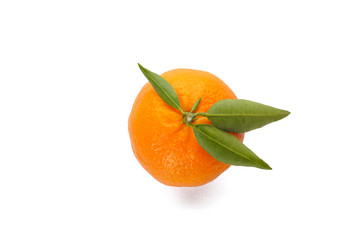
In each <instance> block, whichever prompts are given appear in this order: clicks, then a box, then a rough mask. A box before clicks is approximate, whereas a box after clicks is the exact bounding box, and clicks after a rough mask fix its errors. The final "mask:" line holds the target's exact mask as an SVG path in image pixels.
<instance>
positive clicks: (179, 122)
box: [129, 69, 244, 187]
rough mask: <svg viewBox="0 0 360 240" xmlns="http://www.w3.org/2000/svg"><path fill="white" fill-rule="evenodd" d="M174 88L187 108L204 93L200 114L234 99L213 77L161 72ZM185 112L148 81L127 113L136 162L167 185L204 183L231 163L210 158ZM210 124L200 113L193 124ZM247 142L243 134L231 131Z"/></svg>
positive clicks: (201, 73) (191, 72) (188, 71)
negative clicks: (162, 96) (162, 97)
mask: <svg viewBox="0 0 360 240" xmlns="http://www.w3.org/2000/svg"><path fill="white" fill-rule="evenodd" d="M161 76H162V77H163V78H165V79H166V80H167V81H168V82H169V83H170V84H171V85H172V87H173V88H174V89H175V91H176V93H177V95H178V97H179V100H180V103H181V107H182V109H183V110H184V111H185V112H189V111H190V110H191V108H192V106H193V105H194V103H195V102H196V101H197V100H198V99H199V98H200V97H201V102H200V105H199V106H198V108H197V110H196V112H206V111H207V110H208V109H209V108H210V107H211V106H212V105H213V104H214V103H216V102H217V101H219V100H222V99H236V96H235V94H234V93H233V92H232V91H231V89H230V88H229V87H228V86H227V85H226V84H225V83H224V82H223V81H222V80H220V79H219V78H218V77H216V76H215V75H213V74H211V73H208V72H204V71H199V70H192V69H174V70H171V71H168V72H165V73H163V74H162V75H161ZM183 117H184V116H183V114H182V113H181V112H180V111H179V110H176V109H174V108H172V107H170V106H169V105H168V104H166V103H165V102H164V101H163V100H162V99H161V98H160V97H159V96H158V94H157V93H156V92H155V90H154V89H153V87H152V86H151V84H150V83H149V82H148V83H146V84H145V86H144V87H143V88H142V89H141V91H140V93H139V94H138V96H137V97H136V100H135V103H134V105H133V107H132V110H131V113H130V117H129V134H130V139H131V145H132V149H133V151H134V154H135V156H136V158H137V160H138V161H139V162H140V164H141V165H142V166H143V167H144V168H145V170H146V171H147V172H148V173H149V174H150V175H152V176H153V177H154V178H155V179H157V180H158V181H159V182H161V183H163V184H165V185H169V186H188V187H190V186H200V185H203V184H206V183H208V182H210V181H212V180H214V179H215V178H217V177H218V176H219V175H220V174H221V173H223V172H224V171H225V170H226V169H228V168H229V167H230V165H228V164H226V163H223V162H220V161H218V160H216V159H215V158H213V157H212V156H210V154H209V153H207V152H206V151H205V150H204V149H203V148H202V147H201V146H200V145H199V144H198V142H197V140H196V138H195V135H194V133H193V130H192V128H191V127H189V126H187V125H186V124H185V123H183ZM200 123H202V124H203V123H207V124H211V123H210V121H209V120H208V119H207V118H205V117H197V118H196V119H195V121H194V122H193V124H200ZM231 134H233V135H234V136H236V137H237V138H238V139H239V140H240V141H243V138H244V134H243V133H231Z"/></svg>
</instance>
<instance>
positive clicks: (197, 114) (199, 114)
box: [195, 112, 209, 117]
mask: <svg viewBox="0 0 360 240" xmlns="http://www.w3.org/2000/svg"><path fill="white" fill-rule="evenodd" d="M195 114H196V116H203V117H207V116H209V114H208V113H202V112H199V113H195Z"/></svg>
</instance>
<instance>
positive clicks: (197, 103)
mask: <svg viewBox="0 0 360 240" xmlns="http://www.w3.org/2000/svg"><path fill="white" fill-rule="evenodd" d="M200 101H201V98H199V100H197V101H196V103H194V106H193V107H192V108H191V110H190V112H194V111H195V110H196V109H197V108H198V106H199V104H200Z"/></svg>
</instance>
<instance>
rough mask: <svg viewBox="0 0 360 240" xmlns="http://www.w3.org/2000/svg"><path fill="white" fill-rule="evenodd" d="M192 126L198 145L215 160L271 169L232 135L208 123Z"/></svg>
mask: <svg viewBox="0 0 360 240" xmlns="http://www.w3.org/2000/svg"><path fill="white" fill-rule="evenodd" d="M192 128H193V131H194V134H195V137H196V140H197V141H198V143H199V144H200V146H201V147H202V148H204V149H205V150H206V151H207V152H208V153H209V154H210V155H211V156H213V157H214V158H215V159H216V160H218V161H220V162H224V163H227V164H231V165H237V166H248V167H257V168H261V169H271V167H270V166H269V165H268V164H267V163H265V162H264V161H263V160H261V159H260V158H259V157H258V156H256V155H255V153H253V152H252V151H251V150H250V149H248V148H247V147H246V146H245V145H244V144H243V143H242V142H241V141H239V140H238V139H237V138H236V137H234V136H233V135H231V134H229V133H227V132H224V131H222V130H220V129H218V128H216V127H214V126H212V125H209V124H198V125H192Z"/></svg>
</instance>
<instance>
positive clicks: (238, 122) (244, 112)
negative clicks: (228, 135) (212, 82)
mask: <svg viewBox="0 0 360 240" xmlns="http://www.w3.org/2000/svg"><path fill="white" fill-rule="evenodd" d="M289 114H290V112H288V111H285V110H281V109H277V108H274V107H270V106H267V105H264V104H261V103H256V102H252V101H248V100H241V99H224V100H220V101H218V102H216V103H215V104H214V105H212V106H211V108H210V109H209V110H208V111H207V113H205V114H202V115H204V116H206V117H207V118H208V119H209V120H210V121H211V123H212V124H214V126H216V127H217V128H219V129H221V130H224V131H228V132H248V131H250V130H253V129H256V128H260V127H263V126H265V125H267V124H269V123H272V122H275V121H278V120H280V119H282V118H284V117H286V116H287V115H289Z"/></svg>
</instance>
